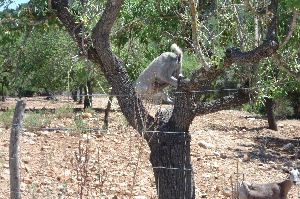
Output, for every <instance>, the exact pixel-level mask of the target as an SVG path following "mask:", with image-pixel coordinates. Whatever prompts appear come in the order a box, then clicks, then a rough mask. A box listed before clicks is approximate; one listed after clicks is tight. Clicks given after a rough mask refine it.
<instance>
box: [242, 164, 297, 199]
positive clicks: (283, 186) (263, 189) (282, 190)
mask: <svg viewBox="0 0 300 199" xmlns="http://www.w3.org/2000/svg"><path fill="white" fill-rule="evenodd" d="M289 173H290V175H289V177H288V178H287V179H286V180H283V181H281V182H271V183H263V184H258V183H252V182H246V181H243V182H241V183H240V184H239V190H238V193H237V194H238V196H237V197H238V199H287V194H288V192H289V191H290V190H291V188H292V186H293V184H296V183H297V182H298V177H299V175H300V173H299V171H298V170H296V169H293V170H291V171H290V172H289Z"/></svg>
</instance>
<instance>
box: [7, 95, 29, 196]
mask: <svg viewBox="0 0 300 199" xmlns="http://www.w3.org/2000/svg"><path fill="white" fill-rule="evenodd" d="M25 106H26V101H24V100H20V101H18V102H17V105H16V108H15V113H14V118H13V122H12V128H11V133H10V143H9V170H10V198H11V199H20V198H21V193H20V173H19V158H18V147H19V141H20V129H21V125H22V118H23V114H24V110H25Z"/></svg>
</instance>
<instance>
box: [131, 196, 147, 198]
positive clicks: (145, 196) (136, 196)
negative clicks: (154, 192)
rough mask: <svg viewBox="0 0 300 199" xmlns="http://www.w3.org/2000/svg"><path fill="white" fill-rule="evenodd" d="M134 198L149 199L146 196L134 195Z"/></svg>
mask: <svg viewBox="0 0 300 199" xmlns="http://www.w3.org/2000/svg"><path fill="white" fill-rule="evenodd" d="M133 199H147V197H146V196H133Z"/></svg>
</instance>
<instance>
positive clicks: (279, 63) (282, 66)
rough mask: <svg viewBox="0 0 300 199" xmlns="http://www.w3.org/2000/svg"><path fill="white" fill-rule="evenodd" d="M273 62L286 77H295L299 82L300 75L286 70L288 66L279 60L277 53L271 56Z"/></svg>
mask: <svg viewBox="0 0 300 199" xmlns="http://www.w3.org/2000/svg"><path fill="white" fill-rule="evenodd" d="M273 58H274V61H275V62H276V64H277V65H278V67H279V68H281V69H282V70H283V71H284V72H286V73H287V74H288V75H290V76H292V77H295V78H296V79H297V80H298V81H300V74H298V73H296V72H292V71H291V70H289V69H288V66H287V65H286V64H285V63H284V62H282V61H281V58H280V57H279V55H278V54H277V53H274V54H273Z"/></svg>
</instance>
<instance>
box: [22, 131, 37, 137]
mask: <svg viewBox="0 0 300 199" xmlns="http://www.w3.org/2000/svg"><path fill="white" fill-rule="evenodd" d="M23 135H25V136H28V137H35V136H36V134H35V133H31V132H26V131H25V132H24V133H23Z"/></svg>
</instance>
